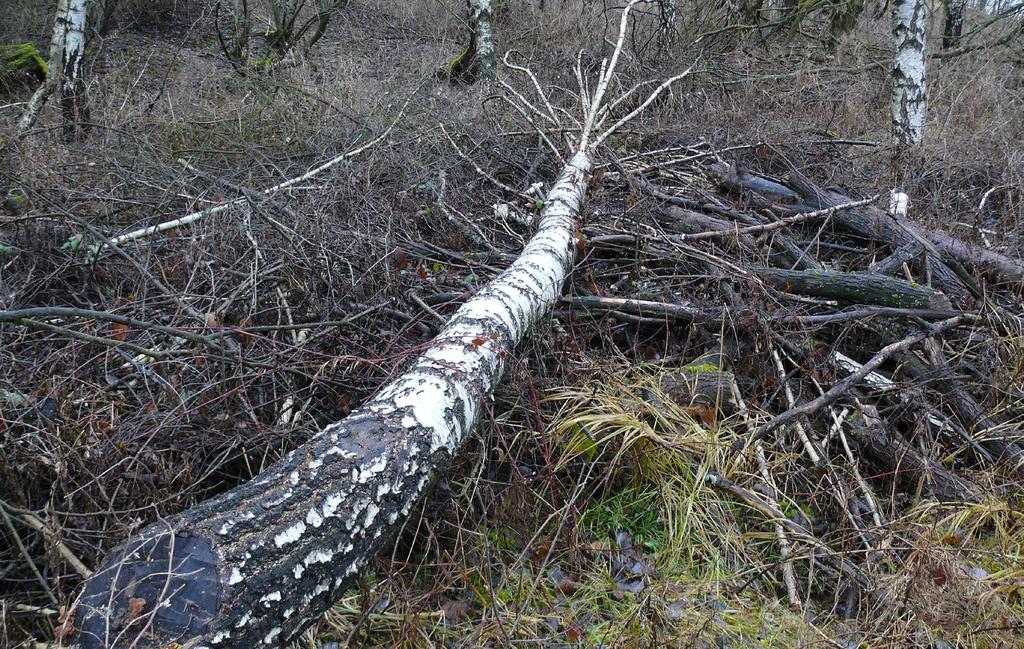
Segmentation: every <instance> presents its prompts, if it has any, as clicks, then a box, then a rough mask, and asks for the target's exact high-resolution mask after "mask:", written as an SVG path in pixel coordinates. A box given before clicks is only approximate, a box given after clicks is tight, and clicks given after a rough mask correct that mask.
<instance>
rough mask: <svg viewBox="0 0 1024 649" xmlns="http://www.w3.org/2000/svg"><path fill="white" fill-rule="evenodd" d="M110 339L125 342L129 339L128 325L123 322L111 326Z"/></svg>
mask: <svg viewBox="0 0 1024 649" xmlns="http://www.w3.org/2000/svg"><path fill="white" fill-rule="evenodd" d="M110 329H111V332H110V337H111V338H112V339H114V340H119V341H123V340H124V339H125V338H127V337H128V325H126V324H124V323H123V322H114V323H112V324H111V325H110Z"/></svg>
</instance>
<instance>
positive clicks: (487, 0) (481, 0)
mask: <svg viewBox="0 0 1024 649" xmlns="http://www.w3.org/2000/svg"><path fill="white" fill-rule="evenodd" d="M466 6H467V7H466V8H467V12H466V15H467V21H468V25H469V44H468V45H467V46H466V49H464V50H463V51H462V53H461V54H459V55H458V56H457V57H455V60H453V61H452V63H451V66H450V67H449V70H448V72H449V76H450V78H451V79H453V80H455V81H460V82H462V83H476V81H477V80H478V79H486V80H493V79H496V78H497V77H498V63H497V57H496V56H495V54H494V31H493V28H492V23H491V18H492V12H491V0H466Z"/></svg>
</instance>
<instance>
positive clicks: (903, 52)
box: [892, 0, 927, 148]
mask: <svg viewBox="0 0 1024 649" xmlns="http://www.w3.org/2000/svg"><path fill="white" fill-rule="evenodd" d="M892 23H893V24H892V34H893V39H894V41H895V46H896V57H895V60H894V62H893V68H892V133H893V140H894V141H895V143H896V145H897V146H898V147H901V148H906V147H910V146H916V145H918V144H920V143H921V140H922V139H923V137H924V118H925V110H926V106H927V93H926V89H925V26H926V24H927V18H926V15H925V2H924V0H893V6H892Z"/></svg>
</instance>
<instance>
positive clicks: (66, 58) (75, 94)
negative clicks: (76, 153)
mask: <svg viewBox="0 0 1024 649" xmlns="http://www.w3.org/2000/svg"><path fill="white" fill-rule="evenodd" d="M85 25H86V0H59V2H58V3H57V13H56V17H55V18H54V23H53V36H52V37H51V39H50V62H49V72H48V74H47V77H46V81H44V82H43V85H41V86H40V87H39V89H38V90H36V92H35V93H34V94H33V95H32V98H31V99H30V100H29V102H28V106H27V107H26V108H25V112H24V113H23V114H22V116H21V119H20V120H19V121H18V130H19V131H26V130H28V129H30V128H32V125H33V124H35V122H36V120H37V119H38V118H39V113H40V112H42V109H43V106H44V105H45V104H46V100H47V99H49V97H50V95H52V94H53V93H54V92H55V91H56V90H57V88H58V87H59V88H60V94H61V107H62V109H63V112H64V118H65V128H67V127H68V126H70V125H71V123H73V121H74V119H75V118H76V117H77V115H78V114H79V113H80V110H81V107H82V104H83V102H84V99H85V96H84V94H85V84H84V80H83V77H82V67H83V63H84V62H85Z"/></svg>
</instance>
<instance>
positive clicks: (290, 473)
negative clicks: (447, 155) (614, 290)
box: [69, 0, 689, 649]
mask: <svg viewBox="0 0 1024 649" xmlns="http://www.w3.org/2000/svg"><path fill="white" fill-rule="evenodd" d="M636 2H637V0H633V1H631V2H630V3H629V4H628V5H627V7H626V9H625V10H624V11H623V14H622V19H621V23H620V29H619V36H618V41H617V43H616V46H615V49H614V51H613V54H612V57H611V60H610V62H608V64H607V65H606V66H603V67H602V73H601V75H600V77H599V78H598V80H597V83H596V85H595V86H594V87H595V90H594V93H593V95H592V96H591V97H590V99H589V101H588V102H587V103H586V106H587V109H586V111H585V113H584V115H583V123H582V125H581V126H582V128H581V129H580V131H579V138H578V140H576V141H575V145H574V148H573V155H572V156H571V157H570V158H569V162H568V163H567V164H566V165H565V167H564V169H563V170H562V173H561V175H560V177H559V179H558V181H557V182H556V183H555V185H554V186H553V187H552V189H551V191H550V192H549V193H548V195H547V197H546V199H545V201H544V207H543V210H542V212H541V220H540V224H539V226H538V230H537V232H536V234H535V235H534V236H533V238H532V239H531V240H530V241H529V243H527V245H526V247H525V248H524V250H523V252H522V254H521V255H520V256H519V257H518V258H517V259H516V260H515V261H514V262H513V263H512V265H511V266H510V267H509V268H507V269H506V270H505V271H504V272H502V273H501V274H500V275H499V276H498V277H497V278H496V279H495V280H493V281H492V282H491V283H489V284H488V285H487V286H486V287H484V288H483V289H482V290H480V291H479V292H477V293H476V294H475V295H474V296H473V297H472V298H470V299H469V300H468V301H467V302H466V303H465V304H463V305H462V307H460V308H459V310H458V311H457V312H456V313H455V314H454V315H453V316H452V317H451V318H450V319H449V320H448V323H447V324H446V326H445V327H444V329H443V330H442V331H441V333H440V334H439V335H438V337H437V338H436V339H435V340H434V341H433V343H432V344H431V345H430V346H429V347H428V348H427V349H426V351H424V352H423V353H422V354H421V355H420V356H419V358H418V359H417V360H416V361H415V362H413V364H412V365H411V367H410V368H409V369H408V370H406V371H405V372H404V373H403V374H402V375H400V376H399V377H398V378H396V379H394V380H393V381H392V382H391V383H389V384H387V385H386V386H385V387H384V388H383V389H382V390H381V391H380V392H379V393H378V394H377V395H376V396H375V397H374V398H372V399H371V400H370V401H369V402H368V403H366V404H365V405H363V406H362V407H361V408H359V409H357V410H355V411H354V412H353V413H352V414H351V415H350V416H349V417H348V418H346V419H345V420H343V421H340V422H337V423H334V424H331V425H329V426H327V427H325V428H324V429H322V430H321V431H320V432H319V433H318V434H316V435H315V436H314V437H313V438H312V439H310V440H309V441H308V442H306V443H305V444H303V445H302V446H300V447H299V448H297V449H295V450H294V451H292V452H291V453H289V454H288V455H286V456H285V457H284V458H283V459H282V460H280V461H279V462H277V463H275V464H274V465H272V466H271V467H269V468H267V469H266V470H264V471H263V473H261V474H260V475H259V476H257V477H256V478H254V479H253V480H251V481H250V482H248V483H246V484H243V485H241V486H239V487H236V488H235V489H232V490H231V491H228V492H227V493H224V494H221V495H219V496H217V497H215V498H213V499H211V500H208V501H206V502H203V503H201V504H199V505H197V506H196V507H193V508H192V509H189V510H187V511H185V512H182V513H180V514H177V515H174V516H171V517H169V518H166V519H164V520H161V521H158V522H156V523H154V524H152V525H149V526H148V527H145V528H144V529H142V530H141V531H140V532H138V533H137V534H135V535H134V536H133V537H132V538H130V539H129V540H128V541H126V542H125V543H123V544H122V545H120V546H118V547H116V548H114V549H113V550H111V551H110V552H109V553H108V554H107V556H106V557H105V558H104V560H103V561H102V563H101V564H100V566H99V567H98V568H97V570H96V571H95V572H94V574H93V575H92V576H91V577H90V578H89V579H88V580H87V581H86V582H85V587H84V590H83V592H82V594H81V596H80V597H79V600H78V603H77V605H76V609H75V610H74V611H73V612H72V613H71V614H70V615H69V617H70V619H75V620H76V634H75V636H76V640H77V642H78V646H79V647H81V649H94V648H96V649H98V648H100V647H105V648H121V647H131V648H133V649H135V648H139V649H143V648H155V647H161V648H162V647H170V646H180V645H184V646H186V647H192V648H196V647H201V646H202V647H224V648H227V647H230V648H239V649H242V648H244V649H249V648H251V647H255V646H283V645H286V644H288V643H290V642H292V641H294V640H295V639H296V638H297V637H298V636H299V634H300V633H302V632H303V631H304V630H305V629H306V628H307V627H309V626H310V625H311V624H312V623H313V622H314V621H316V619H317V618H318V617H319V616H320V614H322V613H323V612H324V611H326V610H327V609H328V608H329V607H330V605H331V604H332V602H333V601H334V600H335V598H336V596H337V595H338V594H339V593H340V592H342V591H343V590H344V589H346V588H348V587H349V586H351V585H352V584H353V583H354V582H355V580H356V578H357V577H358V576H359V574H360V573H361V571H362V570H363V569H364V568H365V567H366V566H367V564H368V563H369V561H370V559H371V558H372V557H374V556H375V554H376V553H377V552H378V551H380V550H381V549H382V548H383V547H384V546H385V544H387V543H388V542H389V540H390V539H392V538H393V537H394V535H395V534H396V533H397V532H398V531H399V530H400V529H401V528H402V526H403V525H404V524H405V522H406V518H407V517H408V516H409V514H410V513H411V512H412V511H413V508H414V507H415V506H416V504H417V503H418V502H419V501H420V500H421V499H422V497H423V496H424V495H425V494H426V493H427V491H428V490H429V488H430V485H431V484H432V482H433V480H434V478H435V477H436V476H437V475H438V474H439V472H440V471H443V470H444V469H445V468H446V467H447V466H448V464H449V462H450V461H451V459H452V457H453V456H454V455H455V453H456V452H457V451H458V449H459V447H460V445H461V443H462V442H463V441H464V440H465V439H466V437H467V436H468V435H469V433H470V432H471V431H472V430H473V428H474V426H475V425H476V424H477V423H478V421H479V420H480V419H481V417H482V414H483V412H484V411H485V410H486V408H487V406H486V400H487V399H488V398H489V396H490V395H491V394H492V392H493V390H494V388H495V386H496V385H497V383H498V381H499V380H500V378H501V376H502V374H503V371H504V369H505V366H506V364H507V359H508V358H509V357H510V356H511V352H512V350H513V348H514V347H515V345H516V344H517V343H518V342H519V341H520V340H521V339H522V338H523V337H524V335H525V334H526V332H527V330H528V329H529V328H530V327H531V326H532V325H533V324H535V323H536V322H537V321H538V320H539V319H540V318H541V316H542V315H543V314H544V313H545V311H546V310H547V309H548V308H549V307H550V306H551V304H552V303H553V302H554V301H555V299H556V297H557V296H558V293H559V292H560V290H561V285H562V283H563V281H564V279H565V277H566V275H567V273H568V270H569V268H570V266H571V264H572V262H573V259H574V257H575V253H576V251H577V249H578V244H579V242H578V241H577V239H576V221H577V219H578V217H579V215H580V210H581V206H582V201H583V197H584V194H585V192H586V189H587V185H588V181H589V174H590V170H591V165H592V157H593V151H594V150H595V149H596V148H598V147H599V146H601V144H602V143H603V142H604V141H605V140H606V139H607V138H608V137H609V136H610V135H611V134H612V133H613V132H614V131H615V130H616V128H618V127H620V126H622V125H623V124H624V123H625V122H626V121H627V118H629V117H631V116H635V115H636V114H638V113H639V111H640V109H642V108H643V107H644V106H646V105H648V104H649V103H650V102H651V101H653V100H654V98H656V96H657V95H658V94H659V93H660V92H662V91H664V90H665V88H667V87H668V85H669V84H670V83H672V82H673V81H675V80H678V79H680V78H682V77H683V76H685V75H686V74H688V73H689V71H687V72H685V73H683V74H681V75H677V76H676V77H673V78H672V79H670V80H668V81H666V82H664V83H662V84H661V85H660V86H659V87H658V88H657V89H656V90H655V91H654V92H653V93H652V95H651V96H650V97H649V98H648V100H647V101H646V102H644V103H643V104H641V105H640V107H639V108H638V109H636V110H635V111H633V112H632V113H630V115H628V116H627V118H623V119H619V120H618V121H616V122H615V123H613V124H612V125H611V126H609V127H607V128H605V126H604V123H605V121H606V119H607V117H608V116H607V113H605V114H603V115H602V112H603V111H602V108H603V105H604V102H603V100H604V95H605V93H606V91H607V89H608V88H609V86H610V84H611V83H612V78H613V76H614V74H615V69H616V64H617V61H618V58H619V55H620V53H621V50H622V46H623V43H624V40H625V34H626V27H627V17H628V15H629V10H630V8H632V6H633V5H634V4H636ZM576 72H577V76H578V77H579V78H580V79H581V83H582V78H583V72H582V70H579V69H577V71H576ZM537 90H538V93H539V94H540V95H541V99H543V100H544V101H545V102H547V98H546V97H544V96H543V93H542V92H540V88H539V87H538V88H537ZM583 90H584V89H583V88H581V92H582V91H583ZM599 128H605V130H604V131H603V132H601V133H600V135H595V133H597V130H596V129H599Z"/></svg>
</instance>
